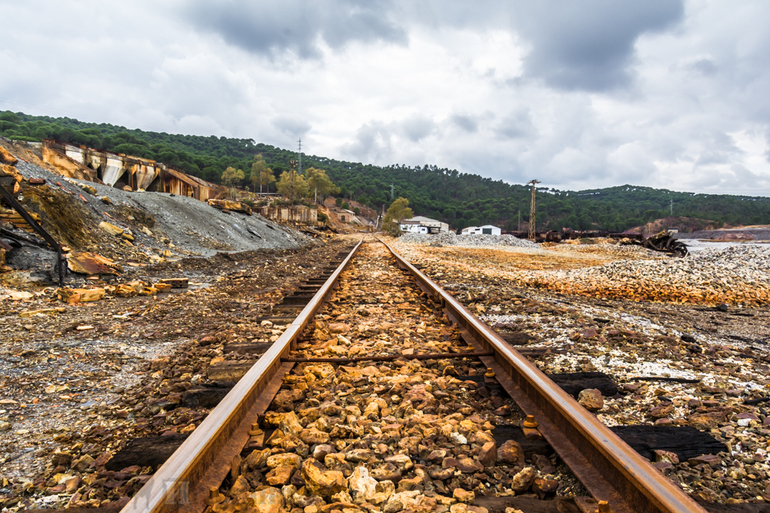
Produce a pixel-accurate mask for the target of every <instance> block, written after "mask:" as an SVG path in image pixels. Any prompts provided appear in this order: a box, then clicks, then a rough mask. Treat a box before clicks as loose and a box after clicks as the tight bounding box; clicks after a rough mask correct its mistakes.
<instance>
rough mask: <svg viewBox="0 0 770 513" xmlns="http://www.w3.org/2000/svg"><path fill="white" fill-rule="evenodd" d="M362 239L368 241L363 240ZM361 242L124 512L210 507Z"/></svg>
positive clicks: (186, 510) (164, 511)
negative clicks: (300, 340) (306, 331)
mask: <svg viewBox="0 0 770 513" xmlns="http://www.w3.org/2000/svg"><path fill="white" fill-rule="evenodd" d="M361 242H363V241H361ZM361 242H359V243H358V244H357V245H356V246H355V247H354V248H353V250H352V251H351V252H350V253H349V254H348V256H347V258H345V260H344V261H343V262H342V263H341V264H340V266H339V267H338V268H337V269H336V270H335V271H334V273H333V274H332V275H331V276H330V277H329V279H328V280H327V281H326V282H325V283H324V285H323V286H322V287H321V288H320V289H319V291H318V293H317V294H316V295H315V296H314V297H313V298H312V299H311V300H310V302H309V303H308V304H307V306H305V308H304V309H303V310H302V312H300V314H299V316H298V317H297V318H296V319H295V320H294V322H292V323H291V324H290V325H289V326H287V328H286V331H284V333H283V335H281V336H280V337H279V338H278V340H277V341H276V342H275V343H274V344H273V345H272V346H271V347H270V349H268V350H267V352H266V353H265V354H264V355H262V357H261V358H260V359H259V360H257V362H256V363H255V364H254V366H253V367H252V368H251V369H249V371H248V372H247V373H246V375H245V376H244V377H243V378H241V380H240V381H238V383H236V385H235V386H234V387H233V389H232V390H231V391H230V392H229V393H228V394H227V396H225V398H224V399H223V400H222V402H220V403H219V405H218V406H217V407H216V408H214V410H212V412H211V413H210V414H209V415H208V417H206V419H205V420H204V421H203V422H202V423H201V425H200V426H198V428H197V429H196V430H195V431H193V433H192V434H191V435H190V437H189V438H188V439H187V440H185V441H184V443H183V444H182V445H181V446H180V447H179V449H177V450H176V452H174V454H172V455H171V457H170V458H169V459H168V460H167V461H166V462H165V463H164V464H163V465H162V466H161V467H160V469H158V471H157V472H156V473H155V474H154V475H153V476H152V478H151V479H150V480H149V481H148V482H147V483H146V484H145V485H144V486H143V487H142V489H141V490H139V492H138V493H137V494H136V495H135V496H134V497H133V498H132V499H131V501H130V502H129V503H128V504H126V506H125V507H124V508H123V509H122V510H121V513H129V512H132V513H138V512H163V513H167V512H169V513H170V512H177V511H182V512H189V511H203V510H204V509H206V504H205V500H206V498H207V497H208V494H209V490H210V489H211V488H212V487H219V485H220V484H221V483H222V480H223V479H224V478H225V476H226V475H227V473H228V472H229V471H230V466H231V464H232V461H233V458H234V457H235V456H237V455H238V454H240V452H241V449H242V448H243V446H244V445H245V443H246V441H247V440H248V438H249V434H248V430H249V428H250V427H251V423H252V422H256V421H257V417H258V416H259V414H260V413H264V411H266V410H267V408H268V407H269V406H270V403H271V402H272V400H273V396H274V395H275V394H276V393H277V392H278V389H279V388H280V386H281V380H282V378H283V376H284V374H285V373H286V372H288V371H289V370H291V368H292V367H293V366H294V363H292V362H284V363H282V362H281V358H285V357H287V356H288V354H289V351H290V350H291V348H292V346H293V345H294V342H295V341H296V339H297V338H298V337H299V336H300V334H301V333H302V331H303V330H304V329H305V328H306V327H307V325H308V323H310V321H311V320H312V319H313V316H314V315H315V313H316V312H317V311H318V309H319V308H320V307H321V306H322V305H323V303H324V302H325V301H326V299H327V298H328V296H329V295H330V294H331V293H332V291H333V290H334V288H335V287H336V285H337V281H338V279H339V276H340V274H341V273H342V271H343V270H344V269H345V268H346V267H347V266H348V264H349V263H350V260H351V259H352V258H353V255H354V254H355V253H356V251H357V250H358V248H359V247H360V246H361Z"/></svg>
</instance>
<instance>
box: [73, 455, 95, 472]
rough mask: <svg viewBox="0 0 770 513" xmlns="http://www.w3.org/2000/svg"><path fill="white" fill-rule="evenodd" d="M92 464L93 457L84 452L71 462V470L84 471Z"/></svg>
mask: <svg viewBox="0 0 770 513" xmlns="http://www.w3.org/2000/svg"><path fill="white" fill-rule="evenodd" d="M93 464H94V459H93V458H92V457H91V456H89V455H88V454H84V455H83V456H81V457H80V458H79V459H77V460H76V461H74V462H73V463H72V470H76V471H78V472H85V471H86V470H88V469H89V468H91V466H92V465H93Z"/></svg>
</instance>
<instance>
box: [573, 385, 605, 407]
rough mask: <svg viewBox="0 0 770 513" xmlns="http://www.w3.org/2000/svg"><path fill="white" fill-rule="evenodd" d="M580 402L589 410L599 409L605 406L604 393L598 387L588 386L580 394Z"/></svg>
mask: <svg viewBox="0 0 770 513" xmlns="http://www.w3.org/2000/svg"><path fill="white" fill-rule="evenodd" d="M578 403H580V405H581V406H582V407H583V408H585V409H586V410H588V411H599V410H601V409H602V408H604V399H603V398H602V393H601V392H600V391H599V390H598V389H596V388H586V389H585V390H581V391H580V394H578Z"/></svg>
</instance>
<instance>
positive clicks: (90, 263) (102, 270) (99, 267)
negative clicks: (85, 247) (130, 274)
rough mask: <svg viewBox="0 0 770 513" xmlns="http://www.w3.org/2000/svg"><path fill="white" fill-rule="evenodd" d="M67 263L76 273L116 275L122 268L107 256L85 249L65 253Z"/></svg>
mask: <svg viewBox="0 0 770 513" xmlns="http://www.w3.org/2000/svg"><path fill="white" fill-rule="evenodd" d="M67 264H68V267H69V270H70V271H72V272H73V273H78V274H88V275H99V274H108V275H113V276H118V275H120V274H121V273H122V272H123V268H122V267H121V266H120V265H119V264H117V263H116V262H114V261H112V260H110V259H109V258H106V257H103V256H101V255H97V254H96V253H90V252H86V251H73V252H72V253H70V254H69V255H67Z"/></svg>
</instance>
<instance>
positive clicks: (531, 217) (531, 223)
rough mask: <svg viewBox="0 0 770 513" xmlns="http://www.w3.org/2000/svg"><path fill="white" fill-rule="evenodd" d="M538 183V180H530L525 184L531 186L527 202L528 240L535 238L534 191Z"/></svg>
mask: <svg viewBox="0 0 770 513" xmlns="http://www.w3.org/2000/svg"><path fill="white" fill-rule="evenodd" d="M539 183H540V180H530V181H529V182H527V185H531V186H532V199H531V200H530V204H529V240H532V241H533V240H535V233H536V232H535V191H536V187H535V186H536V185H537V184H539Z"/></svg>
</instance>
